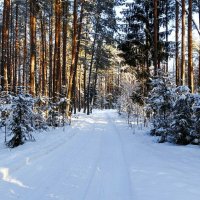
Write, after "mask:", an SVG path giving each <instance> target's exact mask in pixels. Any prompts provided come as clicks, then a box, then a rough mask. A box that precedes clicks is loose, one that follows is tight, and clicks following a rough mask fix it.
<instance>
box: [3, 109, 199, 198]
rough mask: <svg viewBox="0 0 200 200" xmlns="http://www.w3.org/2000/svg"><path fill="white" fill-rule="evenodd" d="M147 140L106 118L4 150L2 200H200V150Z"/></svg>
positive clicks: (97, 116)
mask: <svg viewBox="0 0 200 200" xmlns="http://www.w3.org/2000/svg"><path fill="white" fill-rule="evenodd" d="M133 132H134V133H133ZM146 132H147V129H143V130H139V129H135V131H133V129H131V128H129V127H128V126H127V124H126V122H125V119H123V118H122V117H120V116H118V114H117V112H116V111H114V110H111V111H110V110H106V111H94V113H93V114H92V115H90V116H85V115H83V114H78V115H77V117H76V118H73V120H72V125H71V126H70V127H65V128H64V129H63V128H58V129H54V130H51V131H49V132H45V133H44V132H43V133H35V138H36V142H27V143H26V144H24V145H23V146H20V147H18V148H15V149H8V148H5V146H4V145H3V142H1V144H0V199H1V200H11V199H20V200H53V199H55V200H199V198H200V148H199V147H198V146H192V145H188V146H176V145H172V144H168V143H166V144H158V143H156V141H155V138H153V137H150V136H148V135H147V134H146ZM0 139H1V141H3V133H2V134H1V136H0Z"/></svg>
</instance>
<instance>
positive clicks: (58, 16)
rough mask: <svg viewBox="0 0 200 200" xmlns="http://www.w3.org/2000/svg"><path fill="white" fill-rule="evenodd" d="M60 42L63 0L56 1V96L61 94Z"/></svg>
mask: <svg viewBox="0 0 200 200" xmlns="http://www.w3.org/2000/svg"><path fill="white" fill-rule="evenodd" d="M60 43H61V1H60V0H56V2H55V49H54V69H53V76H54V79H55V80H53V82H54V84H53V96H54V98H56V97H57V96H58V95H59V94H61V81H62V80H61V63H60V50H61V49H60V48H61V47H60Z"/></svg>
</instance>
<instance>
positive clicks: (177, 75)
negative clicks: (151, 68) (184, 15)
mask: <svg viewBox="0 0 200 200" xmlns="http://www.w3.org/2000/svg"><path fill="white" fill-rule="evenodd" d="M175 26H176V33H175V34H176V36H175V37H176V85H177V86H178V85H180V66H179V4H178V2H176V25H175Z"/></svg>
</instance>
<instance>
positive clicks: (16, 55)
mask: <svg viewBox="0 0 200 200" xmlns="http://www.w3.org/2000/svg"><path fill="white" fill-rule="evenodd" d="M18 8H19V7H18V4H16V8H15V9H16V14H15V65H14V67H15V74H14V76H15V78H14V80H15V82H14V92H15V93H17V85H18V79H19V76H17V72H18V70H20V69H19V57H18V56H19V41H18V10H19V9H18Z"/></svg>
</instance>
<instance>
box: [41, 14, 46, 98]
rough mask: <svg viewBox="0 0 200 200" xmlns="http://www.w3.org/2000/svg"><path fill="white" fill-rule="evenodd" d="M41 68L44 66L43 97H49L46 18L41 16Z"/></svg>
mask: <svg viewBox="0 0 200 200" xmlns="http://www.w3.org/2000/svg"><path fill="white" fill-rule="evenodd" d="M40 18H41V39H42V41H41V42H42V45H41V58H42V60H41V62H42V63H41V64H42V65H41V66H42V95H43V96H47V60H46V26H45V19H44V16H43V15H42V14H41V16H40Z"/></svg>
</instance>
